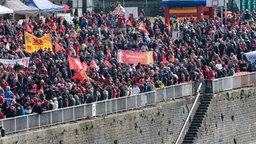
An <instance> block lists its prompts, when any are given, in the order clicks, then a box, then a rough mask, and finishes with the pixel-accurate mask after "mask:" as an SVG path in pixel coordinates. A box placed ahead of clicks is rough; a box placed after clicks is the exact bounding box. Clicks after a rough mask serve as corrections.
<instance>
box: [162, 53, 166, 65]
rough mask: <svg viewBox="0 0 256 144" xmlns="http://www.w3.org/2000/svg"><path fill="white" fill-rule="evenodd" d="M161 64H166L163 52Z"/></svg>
mask: <svg viewBox="0 0 256 144" xmlns="http://www.w3.org/2000/svg"><path fill="white" fill-rule="evenodd" d="M162 62H163V63H164V64H165V63H166V62H167V60H166V57H165V55H164V53H163V52H162Z"/></svg>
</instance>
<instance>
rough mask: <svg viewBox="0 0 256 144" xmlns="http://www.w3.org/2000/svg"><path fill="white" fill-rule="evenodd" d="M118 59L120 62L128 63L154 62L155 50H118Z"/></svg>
mask: <svg viewBox="0 0 256 144" xmlns="http://www.w3.org/2000/svg"><path fill="white" fill-rule="evenodd" d="M117 61H118V62H119V63H128V64H137V63H141V64H145V65H147V64H153V62H154V61H153V52H152V51H150V52H143V53H140V52H134V51H126V50H118V54H117Z"/></svg>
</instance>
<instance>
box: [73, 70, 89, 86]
mask: <svg viewBox="0 0 256 144" xmlns="http://www.w3.org/2000/svg"><path fill="white" fill-rule="evenodd" d="M72 78H73V79H74V80H75V81H76V80H79V81H80V82H81V83H84V81H89V77H88V76H87V74H86V73H85V71H84V70H80V71H79V72H77V73H75V74H74V76H73V77H72Z"/></svg>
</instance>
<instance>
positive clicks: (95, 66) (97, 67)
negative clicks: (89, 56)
mask: <svg viewBox="0 0 256 144" xmlns="http://www.w3.org/2000/svg"><path fill="white" fill-rule="evenodd" d="M90 68H95V69H96V71H98V70H99V69H100V68H99V66H98V65H97V64H96V63H95V61H94V60H92V61H91V63H90Z"/></svg>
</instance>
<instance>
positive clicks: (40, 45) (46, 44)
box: [24, 32, 52, 53]
mask: <svg viewBox="0 0 256 144" xmlns="http://www.w3.org/2000/svg"><path fill="white" fill-rule="evenodd" d="M24 34H25V46H26V51H27V52H28V53H33V52H37V51H38V50H40V49H42V50H47V49H49V50H51V51H52V38H51V35H50V34H46V35H44V36H43V37H40V38H38V37H36V36H34V35H32V34H30V33H28V32H24Z"/></svg>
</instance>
